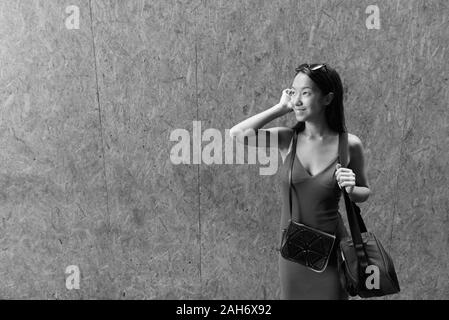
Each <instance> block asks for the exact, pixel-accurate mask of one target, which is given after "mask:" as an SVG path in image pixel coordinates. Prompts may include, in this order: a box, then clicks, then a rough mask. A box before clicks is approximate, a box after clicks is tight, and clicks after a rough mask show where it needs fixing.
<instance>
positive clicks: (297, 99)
mask: <svg viewBox="0 0 449 320" xmlns="http://www.w3.org/2000/svg"><path fill="white" fill-rule="evenodd" d="M294 104H295V106H301V105H302V101H301V99H299V97H296V98H295V100H294Z"/></svg>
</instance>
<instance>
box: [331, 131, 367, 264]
mask: <svg viewBox="0 0 449 320" xmlns="http://www.w3.org/2000/svg"><path fill="white" fill-rule="evenodd" d="M339 145H340V147H339V155H338V156H339V162H340V164H341V166H342V167H346V164H347V160H348V133H347V132H343V133H341V134H340V144H339ZM341 191H342V192H343V196H344V199H345V206H346V214H347V217H348V223H349V228H350V230H351V237H352V241H353V243H354V247H355V249H356V252H357V257H358V261H359V263H360V265H361V267H362V270H364V269H365V268H366V266H367V265H368V263H367V254H366V250H365V246H364V245H363V241H362V235H361V233H362V232H367V230H366V226H365V223H364V222H363V219H362V216H361V214H360V208H359V207H358V206H357V205H356V204H355V203H354V202H353V201H351V199H350V198H349V195H348V193H347V192H346V188H345V187H342V188H341Z"/></svg>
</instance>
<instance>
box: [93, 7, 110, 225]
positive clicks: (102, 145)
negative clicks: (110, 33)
mask: <svg viewBox="0 0 449 320" xmlns="http://www.w3.org/2000/svg"><path fill="white" fill-rule="evenodd" d="M89 14H90V32H91V35H92V49H93V54H94V71H95V86H96V96H97V106H98V119H99V122H100V128H99V131H100V140H101V155H102V158H103V180H104V187H105V190H106V225H107V229H108V230H110V227H111V225H110V210H109V190H108V183H107V178H106V158H105V152H104V137H103V123H102V121H101V103H100V90H99V86H98V68H97V53H96V49H95V37H94V29H93V28H94V26H93V18H92V3H91V0H89Z"/></svg>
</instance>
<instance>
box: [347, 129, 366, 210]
mask: <svg viewBox="0 0 449 320" xmlns="http://www.w3.org/2000/svg"><path fill="white" fill-rule="evenodd" d="M348 144H349V153H350V162H349V164H348V168H349V169H351V170H352V171H353V172H354V173H355V186H354V190H353V191H352V192H351V193H349V194H348V195H349V198H350V199H351V200H352V201H354V202H364V201H366V200H367V199H368V197H369V196H370V194H371V189H370V188H369V186H368V178H367V175H366V168H365V155H364V150H363V144H362V141H361V140H360V139H359V138H358V137H357V136H356V135H353V134H349V135H348Z"/></svg>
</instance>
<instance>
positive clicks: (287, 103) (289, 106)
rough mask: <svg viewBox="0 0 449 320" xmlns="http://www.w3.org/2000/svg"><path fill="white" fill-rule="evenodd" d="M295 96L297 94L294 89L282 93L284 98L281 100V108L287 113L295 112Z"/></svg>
mask: <svg viewBox="0 0 449 320" xmlns="http://www.w3.org/2000/svg"><path fill="white" fill-rule="evenodd" d="M294 94H295V90H294V89H290V88H287V89H284V90H283V91H282V97H281V100H280V101H279V106H280V108H281V109H282V111H284V112H285V113H288V112H291V111H293V100H292V96H293V95H294Z"/></svg>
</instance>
